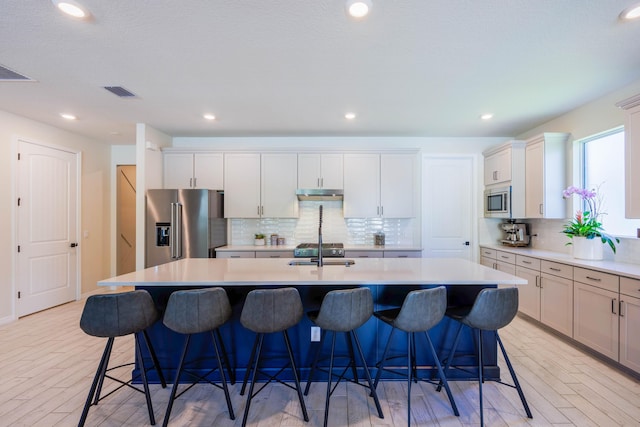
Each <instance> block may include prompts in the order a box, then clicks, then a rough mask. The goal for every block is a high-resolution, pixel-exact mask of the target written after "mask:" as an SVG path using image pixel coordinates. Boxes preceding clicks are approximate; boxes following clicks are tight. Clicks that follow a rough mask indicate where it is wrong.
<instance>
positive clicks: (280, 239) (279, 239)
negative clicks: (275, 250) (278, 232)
mask: <svg viewBox="0 0 640 427" xmlns="http://www.w3.org/2000/svg"><path fill="white" fill-rule="evenodd" d="M284 244H285V243H284V237H278V245H284Z"/></svg>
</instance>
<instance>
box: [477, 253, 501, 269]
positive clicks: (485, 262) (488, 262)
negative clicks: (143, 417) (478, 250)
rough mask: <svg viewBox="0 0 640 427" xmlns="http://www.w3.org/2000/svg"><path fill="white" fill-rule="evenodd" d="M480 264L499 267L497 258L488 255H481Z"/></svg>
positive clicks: (494, 267)
mask: <svg viewBox="0 0 640 427" xmlns="http://www.w3.org/2000/svg"><path fill="white" fill-rule="evenodd" d="M480 264H482V265H484V266H485V267H489V268H493V269H494V270H495V269H496V268H497V265H496V260H495V259H493V258H489V257H486V256H480Z"/></svg>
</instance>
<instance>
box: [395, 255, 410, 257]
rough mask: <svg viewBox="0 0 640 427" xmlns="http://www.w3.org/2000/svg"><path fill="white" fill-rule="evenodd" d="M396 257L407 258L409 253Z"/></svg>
mask: <svg viewBox="0 0 640 427" xmlns="http://www.w3.org/2000/svg"><path fill="white" fill-rule="evenodd" d="M398 258H409V255H398Z"/></svg>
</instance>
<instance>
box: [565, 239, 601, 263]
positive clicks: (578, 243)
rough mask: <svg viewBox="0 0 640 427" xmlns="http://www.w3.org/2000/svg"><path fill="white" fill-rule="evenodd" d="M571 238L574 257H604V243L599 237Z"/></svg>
mask: <svg viewBox="0 0 640 427" xmlns="http://www.w3.org/2000/svg"><path fill="white" fill-rule="evenodd" d="M571 240H572V243H571V246H572V247H573V257H574V258H578V259H588V260H600V259H602V254H603V249H604V244H603V243H602V240H600V238H599V237H596V238H593V239H587V238H586V237H581V236H574V237H573V239H571Z"/></svg>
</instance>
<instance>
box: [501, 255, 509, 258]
mask: <svg viewBox="0 0 640 427" xmlns="http://www.w3.org/2000/svg"><path fill="white" fill-rule="evenodd" d="M500 258H502V259H509V257H508V256H506V255H500Z"/></svg>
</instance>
